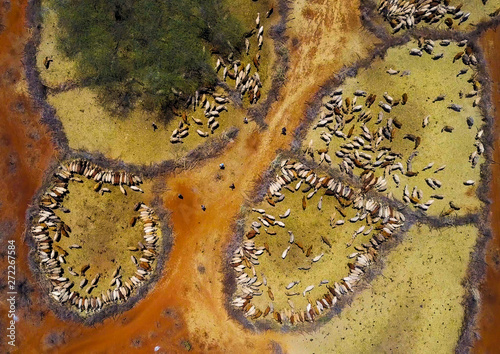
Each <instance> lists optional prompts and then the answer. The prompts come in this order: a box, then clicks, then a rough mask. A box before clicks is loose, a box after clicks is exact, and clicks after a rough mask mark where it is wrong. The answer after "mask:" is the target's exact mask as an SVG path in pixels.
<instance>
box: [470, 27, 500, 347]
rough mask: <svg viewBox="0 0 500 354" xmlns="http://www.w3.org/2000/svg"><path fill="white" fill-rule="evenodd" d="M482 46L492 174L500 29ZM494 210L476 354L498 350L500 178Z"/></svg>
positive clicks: (499, 136) (494, 185) (495, 170)
mask: <svg viewBox="0 0 500 354" xmlns="http://www.w3.org/2000/svg"><path fill="white" fill-rule="evenodd" d="M481 47H482V48H483V51H484V53H485V56H486V60H487V62H488V69H489V73H490V75H491V76H490V77H491V84H492V89H493V97H492V98H493V103H494V104H496V112H495V118H496V119H495V123H494V124H495V145H494V151H493V160H494V161H496V162H497V163H494V164H492V165H491V170H492V171H491V172H492V174H493V176H499V175H500V165H499V164H498V162H500V123H499V119H500V63H499V62H498V53H500V28H498V27H497V28H496V29H491V30H489V31H487V32H485V33H484V35H483V36H482V38H481ZM490 199H491V201H492V203H491V206H490V207H491V211H490V222H491V228H492V230H493V238H492V239H491V241H490V242H489V244H488V248H487V253H486V261H487V265H488V267H487V270H486V278H485V283H484V284H483V285H482V288H481V296H482V302H481V310H480V313H479V322H478V330H479V335H480V337H481V339H480V340H479V341H478V342H477V343H476V344H475V346H474V351H475V352H477V353H493V352H496V351H497V350H498V328H499V326H500V317H499V316H498V313H500V285H499V283H498V279H499V277H500V267H499V264H500V219H499V218H498V215H500V180H499V179H498V177H497V178H492V179H491V190H490Z"/></svg>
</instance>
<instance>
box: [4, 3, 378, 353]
mask: <svg viewBox="0 0 500 354" xmlns="http://www.w3.org/2000/svg"><path fill="white" fill-rule="evenodd" d="M293 4H294V6H295V8H294V9H293V11H292V13H291V16H290V19H291V21H290V23H289V24H288V33H287V34H288V36H289V37H290V42H289V44H288V48H290V68H291V69H290V70H289V72H288V75H287V81H286V86H285V87H283V88H282V91H281V94H280V100H279V101H278V102H276V103H275V104H274V105H273V106H272V108H271V110H270V112H269V114H268V116H267V117H266V122H267V123H268V124H269V129H268V130H266V131H264V132H261V133H256V132H255V131H252V130H251V129H246V130H245V129H244V130H243V131H241V132H240V135H239V136H238V138H237V140H235V141H234V142H233V143H231V144H230V145H229V147H228V149H227V150H226V151H225V152H224V154H223V155H222V156H221V157H219V158H217V159H216V160H210V161H207V162H205V163H204V164H202V165H200V166H198V167H197V168H195V169H192V170H189V171H185V172H182V173H179V174H175V175H170V176H166V177H165V178H166V183H167V187H168V188H167V191H166V192H165V193H164V195H163V198H164V201H165V207H166V208H168V209H170V210H172V222H173V227H174V233H175V244H174V247H173V249H172V251H171V254H170V259H169V261H168V262H167V264H166V266H165V271H164V275H163V277H162V279H161V280H160V281H159V282H158V284H157V286H156V288H155V289H154V290H153V291H152V292H151V293H150V294H149V295H148V296H147V297H146V298H145V299H144V300H142V301H141V302H139V303H138V304H137V305H136V307H134V308H133V309H132V310H130V311H127V312H125V313H124V314H121V315H118V316H116V317H115V318H114V319H107V320H105V321H104V323H102V324H100V325H96V326H94V327H91V328H89V327H84V326H81V325H79V324H76V323H72V322H61V321H60V320H59V319H57V318H55V316H54V315H53V314H52V313H51V312H48V313H45V315H44V316H43V318H39V320H37V321H33V320H32V318H31V317H33V316H30V317H28V318H26V321H21V322H20V323H19V326H18V333H19V337H18V341H17V343H18V347H17V349H18V350H19V352H23V353H29V352H39V351H40V350H41V349H42V350H45V351H50V350H51V349H52V350H55V349H56V348H57V350H58V352H77V351H81V350H85V351H90V352H122V351H123V350H125V349H129V348H130V347H131V346H134V347H136V348H140V349H142V350H148V351H150V350H151V349H152V348H154V347H155V346H157V345H159V346H160V347H161V348H162V350H164V351H167V352H177V351H180V350H182V348H183V347H182V344H181V341H182V340H189V342H190V343H191V344H192V345H193V349H194V351H196V352H199V351H206V350H214V351H219V352H220V351H223V350H224V351H229V352H240V351H242V350H252V351H253V350H260V351H262V350H267V351H268V350H271V342H270V341H271V340H274V341H277V342H278V343H279V344H280V345H282V347H284V348H286V344H285V343H283V342H282V341H281V340H282V339H283V337H281V335H280V334H279V333H274V332H267V333H261V334H259V335H256V334H254V333H252V332H250V331H247V330H245V329H244V328H243V327H242V325H241V324H239V323H237V322H235V321H233V320H231V319H229V317H228V314H227V312H226V310H225V308H224V301H225V299H224V295H223V283H222V281H223V276H222V273H221V270H222V268H223V266H224V264H223V263H222V262H223V256H224V251H225V249H226V246H227V244H228V242H229V241H230V238H231V236H232V235H231V230H230V228H231V226H232V225H231V221H232V220H233V219H234V218H235V217H236V216H237V215H238V213H239V210H240V206H241V204H242V203H243V202H244V200H245V196H246V195H247V194H248V193H250V192H251V191H252V189H253V187H254V181H255V180H256V178H257V177H258V176H260V175H261V174H262V173H263V171H264V170H265V169H266V168H267V167H268V166H269V164H270V162H271V161H272V160H273V159H274V158H275V156H276V151H278V150H279V149H288V148H289V145H290V142H291V140H292V138H293V136H292V134H290V133H289V134H288V135H287V136H283V135H280V131H281V127H283V126H286V127H287V129H288V131H289V132H292V131H293V130H294V129H295V128H296V127H297V126H298V124H299V123H300V121H301V119H302V118H303V117H304V114H305V110H306V108H307V102H308V101H310V100H312V98H313V96H314V94H315V93H316V92H317V90H318V89H319V87H320V86H321V85H322V84H323V83H324V82H325V81H326V80H327V79H328V78H330V77H331V76H332V75H333V74H334V73H335V72H337V71H338V70H339V69H340V68H341V67H342V66H344V65H346V66H347V65H352V63H353V62H354V61H355V60H357V59H358V58H359V57H363V56H366V55H367V53H368V51H369V49H371V48H372V46H373V45H375V44H376V40H375V39H374V37H373V36H372V35H371V34H369V33H368V32H366V31H365V30H363V29H362V28H361V23H360V17H359V11H358V6H359V3H358V2H357V1H353V2H350V3H349V4H347V3H346V2H344V1H340V0H337V1H305V0H301V1H296V2H294V3H293ZM25 7H26V3H25V2H23V3H21V4H15V3H13V4H12V8H11V11H10V13H9V20H10V22H12V25H8V27H9V30H8V31H7V30H6V31H4V32H2V34H1V36H2V37H0V40H5V39H4V38H3V37H5V36H9V38H21V40H18V41H17V42H15V43H13V45H12V46H13V48H12V50H10V51H6V52H8V55H6V58H7V59H6V58H2V60H10V62H11V63H12V64H10V65H15V66H16V70H17V72H18V75H21V73H22V67H21V63H20V58H21V55H22V49H23V45H24V41H25V40H26V38H27V35H28V34H27V31H26V29H25V28H24V27H23V26H24V11H25ZM14 30H15V32H14ZM4 48H5V47H4ZM2 67H8V65H2ZM2 91H3V90H2ZM22 97H24V99H26V97H25V96H22ZM2 99H3V100H6V101H7V102H15V98H11V99H10V101H9V100H8V98H4V97H2ZM1 106H2V107H9V106H11V105H10V104H7V105H5V104H4V105H1ZM2 109H4V108H2ZM24 115H25V116H27V118H26V119H28V120H31V121H32V122H34V123H33V124H36V122H37V121H38V119H39V115H38V113H36V112H31V111H29V110H28V109H27V108H26V111H25V113H24ZM13 119H14V118H13ZM14 121H15V122H17V125H19V123H18V122H19V120H17V119H14ZM12 124H16V123H12ZM17 129H19V128H18V127H15V126H12V127H10V129H9V130H8V132H10V133H7V135H6V136H7V138H8V139H11V140H12V141H16V139H19V141H18V142H17V143H13V146H9V147H8V149H9V150H10V151H16V152H18V154H19V156H20V158H19V160H18V164H19V165H20V166H19V167H18V169H17V172H16V174H10V175H9V178H10V179H7V180H5V179H4V180H2V181H1V182H0V183H5V185H11V184H10V183H12V181H14V180H17V183H18V186H19V187H18V188H19V189H18V190H22V194H21V193H17V192H16V191H15V192H16V195H15V197H16V198H17V199H16V202H15V203H13V204H15V205H17V207H16V208H15V210H13V211H12V213H11V214H8V215H7V214H6V215H3V216H4V217H5V218H6V219H7V218H8V219H11V220H15V222H16V223H17V228H16V230H15V234H14V235H15V236H14V237H15V238H16V239H17V240H19V241H18V245H19V249H20V250H19V263H25V262H26V250H27V249H26V246H24V245H23V246H22V247H21V242H20V235H21V232H22V228H23V220H24V213H25V209H26V206H27V203H28V202H29V199H30V198H31V196H32V195H33V193H34V192H35V190H36V189H37V188H38V186H39V185H40V182H41V176H42V173H43V170H44V168H45V167H46V166H47V162H48V159H49V158H50V156H51V155H52V148H51V144H50V142H49V140H48V138H47V135H45V134H44V131H43V130H40V128H38V131H40V132H41V134H42V136H44V138H42V139H41V140H40V141H38V143H37V145H38V146H39V147H38V149H39V150H37V153H39V154H40V157H39V158H38V162H37V163H31V162H30V161H29V160H26V159H25V157H24V156H26V154H27V152H26V146H25V144H26V141H27V138H26V137H25V135H23V134H19V133H16V134H14V133H13V132H15V131H16V132H19V130H17ZM5 134H6V133H3V135H2V136H4V135H5ZM7 156H8V155H7ZM21 157H22V158H21ZM220 162H224V163H225V164H226V169H225V170H224V171H221V170H219V168H218V164H219V163H220ZM2 168H5V166H2ZM19 176H23V178H25V180H23V179H21V178H19ZM233 182H234V183H235V184H236V190H235V191H231V190H230V189H229V188H228V187H229V185H230V184H231V183H233ZM3 187H4V189H7V188H5V186H3ZM178 193H182V194H183V195H184V199H183V200H179V199H178V198H177V195H178ZM9 204H12V203H9ZM201 204H205V205H206V206H207V210H206V211H205V212H203V211H202V210H201V208H200V205H201ZM23 272H24V273H28V271H27V269H26V267H23ZM39 310H45V309H44V308H43V306H40V304H38V303H34V304H33V305H32V306H31V308H30V311H29V313H31V314H34V313H36V311H39ZM28 320H29V322H28ZM49 331H50V332H58V333H59V335H58V336H57V337H54V341H53V342H54V343H53V344H50V345H49V344H48V342H47V335H48V333H49Z"/></svg>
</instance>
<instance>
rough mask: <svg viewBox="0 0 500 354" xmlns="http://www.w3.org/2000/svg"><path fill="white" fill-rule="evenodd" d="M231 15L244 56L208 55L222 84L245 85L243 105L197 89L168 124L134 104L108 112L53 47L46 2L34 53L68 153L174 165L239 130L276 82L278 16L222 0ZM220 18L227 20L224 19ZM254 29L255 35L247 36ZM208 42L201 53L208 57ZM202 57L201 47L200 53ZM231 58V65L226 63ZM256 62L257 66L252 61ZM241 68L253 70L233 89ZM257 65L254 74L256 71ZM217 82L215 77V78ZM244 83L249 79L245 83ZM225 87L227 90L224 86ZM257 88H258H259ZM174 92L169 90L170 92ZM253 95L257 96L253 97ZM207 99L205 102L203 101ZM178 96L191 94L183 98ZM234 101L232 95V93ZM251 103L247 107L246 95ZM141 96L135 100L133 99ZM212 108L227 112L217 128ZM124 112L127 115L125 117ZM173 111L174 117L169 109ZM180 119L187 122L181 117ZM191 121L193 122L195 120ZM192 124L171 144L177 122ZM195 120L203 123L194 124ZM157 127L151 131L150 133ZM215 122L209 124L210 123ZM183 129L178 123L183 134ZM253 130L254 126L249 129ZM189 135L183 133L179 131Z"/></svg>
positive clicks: (242, 1) (54, 16)
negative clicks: (239, 32) (274, 27)
mask: <svg viewBox="0 0 500 354" xmlns="http://www.w3.org/2000/svg"><path fill="white" fill-rule="evenodd" d="M224 4H225V5H224V6H227V9H228V11H230V13H231V16H233V17H234V18H235V21H236V22H238V23H240V24H241V26H242V27H243V28H244V29H245V33H247V36H249V37H247V38H245V37H244V36H241V38H240V40H241V41H242V42H243V43H242V45H243V48H242V51H241V53H240V52H238V50H237V48H235V51H232V52H231V53H232V54H229V55H228V54H227V53H225V52H223V51H214V52H213V54H212V55H211V56H209V60H208V63H209V65H210V66H211V69H210V70H212V71H213V73H214V75H217V76H218V78H217V80H220V81H223V80H224V70H225V69H227V71H226V72H227V73H228V75H226V77H225V81H226V83H227V84H228V85H229V87H230V89H233V88H236V89H237V90H238V91H239V92H240V93H242V91H241V90H242V89H243V86H244V85H243V84H242V83H243V82H244V83H245V84H246V83H248V85H246V89H245V90H246V91H245V92H244V93H242V102H241V106H240V102H237V103H236V104H234V103H233V101H232V99H231V100H228V101H226V102H224V103H220V102H218V101H216V97H215V96H218V97H220V96H225V97H228V96H229V92H227V91H226V90H225V89H224V88H223V87H221V86H216V87H215V88H213V91H212V90H208V93H207V94H206V95H205V94H203V93H202V91H201V90H200V91H199V95H196V94H195V95H194V96H192V97H193V101H194V99H195V98H197V101H196V102H195V103H196V104H193V101H191V105H189V107H188V108H186V107H185V106H184V105H182V107H181V106H179V107H178V109H177V110H175V113H176V114H177V116H175V117H174V118H173V119H164V118H165V113H164V112H162V111H161V110H155V111H151V110H150V109H147V107H146V106H143V105H135V107H134V108H133V109H131V110H128V111H127V112H118V111H116V110H114V111H113V110H110V109H109V105H106V104H103V101H102V93H103V91H102V90H100V89H99V86H96V85H87V83H86V82H84V81H79V79H78V75H79V74H78V72H77V71H78V70H77V65H78V61H77V59H76V57H75V58H68V57H67V55H66V54H65V53H64V52H63V51H62V48H61V46H60V45H58V40H57V38H58V37H59V28H58V23H59V22H60V20H58V18H59V17H60V16H61V14H59V13H58V12H56V11H55V9H54V5H53V4H52V2H50V1H48V0H47V1H43V2H42V18H43V24H44V26H43V28H42V30H41V39H40V44H39V47H38V52H37V68H38V70H39V72H40V77H41V80H42V82H43V83H44V85H46V86H48V87H50V90H49V92H48V95H47V101H48V103H49V104H50V105H51V106H52V107H54V108H55V110H56V114H57V116H58V118H59V119H60V120H61V123H62V124H63V127H64V131H65V133H66V136H67V137H68V143H69V147H71V148H73V149H76V150H78V149H83V150H87V151H99V152H101V153H103V154H104V155H106V156H107V157H108V158H112V159H121V160H123V161H125V162H127V163H134V164H146V165H147V164H151V163H155V162H160V161H165V160H172V159H175V160H178V159H181V158H182V157H185V156H186V154H188V153H189V152H190V151H192V150H193V149H195V148H196V147H198V146H199V145H201V144H203V143H207V142H209V141H213V138H217V137H220V136H221V133H222V134H223V133H224V132H227V131H228V130H229V129H231V128H233V127H235V128H239V129H241V128H243V127H245V126H247V125H244V117H245V115H246V114H247V109H248V108H249V107H250V105H251V103H257V99H256V98H255V97H256V96H257V95H258V96H259V97H261V99H260V101H259V102H261V101H262V100H264V99H265V96H266V94H267V92H268V91H269V89H270V88H271V84H272V80H271V78H272V77H273V75H274V74H273V72H272V64H273V63H274V59H275V54H274V43H273V40H272V39H271V37H270V28H271V27H272V25H274V24H275V23H277V21H278V19H279V16H278V14H277V13H276V12H274V9H273V13H272V14H270V16H269V17H267V16H266V13H268V12H269V13H270V9H272V7H270V5H269V2H268V1H259V2H252V1H247V0H238V1H236V2H231V3H228V2H225V3H224ZM257 17H259V24H260V26H263V33H262V40H263V43H262V45H261V46H259V35H258V33H259V32H258V30H259V28H260V27H259V28H256V19H257ZM223 18H224V16H223ZM250 31H252V33H253V34H252V35H251V36H250V34H248V33H249V32H250ZM245 39H246V40H248V45H249V48H248V54H247V52H246V43H245ZM208 47H209V46H208V45H207V46H206V48H205V53H210V51H209V50H208ZM201 51H202V52H203V48H201ZM49 59H50V60H51V61H50V64H49V65H48V66H45V65H44V63H46V61H47V60H49ZM230 59H231V60H230ZM254 59H255V62H254ZM217 61H219V62H224V65H225V66H223V65H221V67H220V68H219V70H218V73H216V71H215V70H214V68H215V67H216V64H217ZM236 63H238V65H237V70H238V73H243V72H245V73H247V70H246V69H247V66H248V65H250V70H249V71H248V75H247V77H246V78H245V79H243V80H241V77H240V79H239V82H240V83H239V86H238V87H236V86H235V85H236V77H235V66H234V64H236ZM255 63H257V65H258V70H257V66H256V64H255ZM214 77H215V76H214ZM248 79H249V80H248ZM224 87H225V86H224ZM256 87H257V89H256ZM169 92H171V91H169ZM256 92H258V94H256ZM204 96H206V100H205V99H204ZM182 97H183V98H187V97H188V95H186V94H184V95H183V96H182ZM231 97H234V96H233V95H231ZM251 97H253V98H254V100H253V101H252V102H250V98H251ZM140 101H142V98H139V99H138V102H140ZM207 102H208V103H209V106H210V107H209V108H208V111H212V110H214V109H216V108H217V107H219V106H221V105H225V106H226V108H225V109H227V112H226V110H225V109H223V110H221V111H219V115H220V116H219V117H215V118H216V122H217V124H215V122H212V120H210V118H211V117H210V115H209V114H207V107H206V103H207ZM125 113H126V114H125ZM170 113H173V112H170ZM184 115H185V117H184V118H185V119H183V116H184ZM193 119H194V120H193ZM186 120H187V122H189V123H190V126H189V127H188V128H189V133H188V135H186V136H184V135H182V139H173V140H174V141H175V142H174V143H172V142H171V141H170V140H171V138H173V137H174V135H173V133H174V132H175V131H178V132H180V130H181V129H180V127H181V123H183V124H185V123H184V122H185V121H186ZM195 120H196V121H198V122H200V125H198V124H197V123H195ZM153 123H155V128H153ZM210 123H211V124H212V125H210V126H209V124H210ZM185 128H186V126H185V125H183V126H182V129H185ZM252 129H253V128H252ZM197 130H200V131H201V132H202V133H208V136H206V137H202V136H200V135H199V134H198V133H197V132H196V131H197ZM184 134H186V133H184Z"/></svg>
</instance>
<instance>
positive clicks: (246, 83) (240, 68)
mask: <svg viewBox="0 0 500 354" xmlns="http://www.w3.org/2000/svg"><path fill="white" fill-rule="evenodd" d="M271 13H272V12H271V10H270V11H269V12H268V13H267V15H266V17H269V16H270V15H271ZM255 27H256V28H255V29H253V30H252V31H250V32H249V33H247V35H246V38H245V47H246V49H245V53H246V55H249V54H250V45H251V43H250V40H249V38H252V37H254V35H255V34H257V49H258V51H257V53H256V54H255V56H254V57H253V58H252V63H253V66H254V68H255V70H256V71H257V72H255V73H254V74H253V75H250V72H251V70H252V63H247V64H246V65H245V64H244V63H243V62H242V61H241V60H234V58H233V55H232V54H231V55H229V56H228V57H227V62H226V61H225V60H224V58H222V57H219V58H218V59H217V64H216V66H215V70H216V71H217V72H219V71H220V69H221V68H224V69H223V71H222V79H223V80H224V81H226V79H227V78H229V79H231V80H233V81H234V82H235V84H234V89H235V90H237V91H239V93H240V94H241V96H242V97H244V95H245V94H247V96H248V99H249V101H250V103H257V101H258V100H259V99H260V96H261V92H260V89H261V87H262V82H261V81H260V76H259V73H258V71H259V67H260V60H261V52H262V51H261V49H262V45H263V44H264V26H262V25H261V19H260V14H257V17H256V19H255Z"/></svg>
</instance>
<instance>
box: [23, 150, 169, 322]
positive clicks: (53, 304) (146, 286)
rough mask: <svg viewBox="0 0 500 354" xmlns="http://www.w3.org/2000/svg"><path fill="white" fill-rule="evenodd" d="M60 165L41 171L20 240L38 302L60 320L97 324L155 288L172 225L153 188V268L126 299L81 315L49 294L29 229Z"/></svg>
mask: <svg viewBox="0 0 500 354" xmlns="http://www.w3.org/2000/svg"><path fill="white" fill-rule="evenodd" d="M75 157H77V156H75ZM92 162H94V163H96V164H99V162H96V160H93V161H92ZM99 165H100V164H99ZM59 166H60V162H59V161H56V160H54V159H53V160H52V161H51V163H50V166H49V168H48V169H47V171H46V172H45V174H44V177H43V182H42V186H41V188H40V189H39V190H38V191H37V193H36V194H35V195H34V196H33V198H32V202H31V204H30V205H31V206H30V207H29V208H28V210H27V211H26V218H25V219H26V229H25V231H24V234H23V241H24V242H25V243H26V244H27V245H28V246H29V248H30V251H29V254H28V264H29V267H30V269H31V272H32V273H33V275H34V277H35V280H36V283H37V287H39V289H40V290H41V293H42V294H41V296H40V297H38V298H37V301H38V302H39V303H41V304H43V305H44V306H45V307H47V308H49V309H50V310H52V311H53V312H54V313H55V314H56V316H57V317H59V318H60V319H61V320H63V321H68V320H71V321H74V322H78V323H82V324H83V325H86V326H93V325H95V324H96V323H100V322H103V321H104V319H106V318H108V317H112V316H116V315H118V314H121V313H123V312H125V311H128V310H130V309H131V308H132V307H134V306H135V304H136V303H137V302H138V301H140V300H141V299H142V298H144V297H146V295H147V294H148V293H149V292H150V291H151V290H152V289H154V287H155V285H156V283H157V282H158V280H159V279H160V278H161V277H163V276H165V274H164V271H165V269H164V268H165V264H166V261H167V260H168V256H169V254H170V250H171V248H172V246H173V232H172V227H171V226H170V212H169V211H168V210H166V209H164V207H163V200H162V199H161V196H160V195H159V194H157V193H155V191H153V195H154V198H153V200H152V202H151V203H150V205H149V206H150V207H151V208H153V209H154V210H155V213H156V215H157V216H158V218H159V219H160V229H161V232H162V247H161V249H160V252H159V255H158V256H157V258H156V261H157V263H156V269H155V270H154V272H153V273H152V275H151V276H150V278H149V279H148V280H147V281H145V282H144V283H143V284H142V285H141V286H140V287H139V288H136V289H135V290H134V293H133V295H132V296H131V297H130V298H128V300H126V301H125V302H123V303H119V304H117V303H112V304H110V305H105V307H104V309H103V310H101V311H99V312H97V313H94V314H89V315H88V316H85V317H83V316H81V315H79V312H78V311H77V310H76V309H74V308H73V307H72V306H71V305H68V303H66V304H61V303H59V302H57V301H55V300H54V299H52V298H51V297H50V296H49V292H50V289H51V287H50V284H49V282H48V280H47V278H46V277H45V274H44V273H43V272H42V270H41V269H40V267H39V264H38V262H37V254H36V243H35V240H34V238H33V236H32V232H31V225H33V222H34V221H35V220H36V219H37V218H38V213H39V211H40V207H39V201H40V198H41V196H42V195H43V193H44V192H45V191H46V190H47V188H49V186H50V185H51V183H52V182H53V176H54V172H56V171H57V169H58V167H59ZM100 166H101V167H104V168H113V167H111V166H110V165H107V166H105V165H100ZM117 170H119V169H117ZM82 178H86V177H82Z"/></svg>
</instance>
